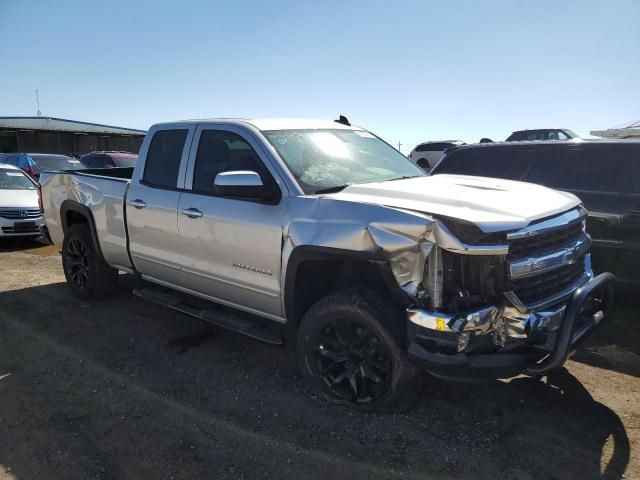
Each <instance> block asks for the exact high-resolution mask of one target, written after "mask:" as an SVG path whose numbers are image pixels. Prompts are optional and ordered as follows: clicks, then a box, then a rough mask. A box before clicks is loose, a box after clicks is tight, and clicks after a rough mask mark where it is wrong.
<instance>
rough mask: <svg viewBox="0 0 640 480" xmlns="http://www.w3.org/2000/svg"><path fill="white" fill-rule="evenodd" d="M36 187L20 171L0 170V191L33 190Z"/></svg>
mask: <svg viewBox="0 0 640 480" xmlns="http://www.w3.org/2000/svg"><path fill="white" fill-rule="evenodd" d="M35 189H36V186H35V185H34V183H33V182H32V181H31V180H29V178H28V177H27V176H26V175H25V174H24V173H22V172H21V171H20V170H7V169H4V168H0V190H35Z"/></svg>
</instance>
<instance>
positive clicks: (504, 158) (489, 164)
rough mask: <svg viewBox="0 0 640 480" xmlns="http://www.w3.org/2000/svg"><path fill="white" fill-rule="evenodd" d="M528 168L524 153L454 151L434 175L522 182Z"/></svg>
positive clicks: (477, 150) (470, 149)
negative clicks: (471, 176) (469, 176)
mask: <svg viewBox="0 0 640 480" xmlns="http://www.w3.org/2000/svg"><path fill="white" fill-rule="evenodd" d="M527 166H528V162H527V161H526V159H525V158H523V155H522V153H521V152H520V151H518V150H515V149H514V150H511V149H500V148H476V149H472V148H468V149H462V150H457V151H454V152H452V153H450V154H449V155H447V156H446V157H444V158H443V159H442V160H441V161H440V163H439V164H438V165H436V167H435V168H434V170H433V172H432V173H433V174H438V173H451V174H455V175H474V176H479V177H494V178H505V179H507V180H520V179H521V178H522V176H523V175H524V173H525V171H526V169H527Z"/></svg>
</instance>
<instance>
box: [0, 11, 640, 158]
mask: <svg viewBox="0 0 640 480" xmlns="http://www.w3.org/2000/svg"><path fill="white" fill-rule="evenodd" d="M639 48H640V1H638V0H608V1H606V2H605V1H586V0H584V1H579V0H575V1H563V2H559V1H550V0H538V1H529V2H525V1H517V0H512V1H507V0H504V1H491V0H487V1H482V2H479V1H471V0H469V1H462V0H453V1H437V2H436V1H417V0H416V1H399V0H394V1H385V2H381V1H375V0H369V1H355V0H354V1H347V0H342V1H332V0H323V1H313V2H312V1H308V2H305V1H278V0H274V1H238V0H236V1H225V2H219V1H188V2H187V1H182V2H178V1H171V2H163V1H159V0H157V1H128V0H111V1H93V0H84V1H80V0H78V1H76V0H57V1H53V0H52V1H46V0H41V1H35V0H0V65H1V69H0V116H2V115H33V114H35V112H36V105H35V96H34V90H35V89H36V88H37V89H39V91H40V100H41V110H42V113H43V115H47V116H57V117H63V118H71V119H76V120H86V121H92V122H98V123H107V124H114V125H120V126H127V127H134V128H147V127H148V126H149V125H151V124H152V123H155V122H158V121H167V120H175V119H183V118H202V117H218V116H247V117H264V116H287V117H312V118H335V117H336V116H337V115H338V114H340V113H343V114H346V115H348V117H349V118H350V119H351V120H352V121H353V122H354V123H357V124H359V125H362V126H364V127H366V128H369V129H370V130H373V131H374V132H376V133H378V134H379V135H381V136H382V137H383V138H385V139H386V140H388V141H389V142H391V143H395V144H397V142H398V141H401V142H402V143H403V148H402V150H403V151H405V152H406V151H408V150H409V149H410V147H412V146H413V145H415V144H416V143H418V142H420V141H425V140H436V139H443V138H460V139H463V140H466V141H477V140H478V139H479V138H480V137H485V136H486V137H491V138H493V139H494V140H502V139H504V138H506V136H507V135H508V134H509V133H510V132H511V131H512V130H516V129H521V128H535V127H549V126H551V127H555V126H562V127H568V128H572V129H573V130H575V131H576V132H578V133H579V134H581V135H585V136H586V135H588V133H589V131H590V130H593V129H603V128H607V127H613V126H618V125H620V124H624V123H627V122H631V121H634V120H640V53H639V52H640V50H639Z"/></svg>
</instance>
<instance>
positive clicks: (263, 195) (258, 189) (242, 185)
mask: <svg viewBox="0 0 640 480" xmlns="http://www.w3.org/2000/svg"><path fill="white" fill-rule="evenodd" d="M272 190H273V189H272V188H268V187H266V186H265V185H264V183H262V179H261V178H260V175H258V174H257V173H256V172H251V171H246V170H237V171H233V172H222V173H219V174H217V175H216V178H215V180H214V181H213V193H215V194H216V195H220V196H222V197H237V198H246V199H254V200H270V199H273V196H274V195H273V191H272Z"/></svg>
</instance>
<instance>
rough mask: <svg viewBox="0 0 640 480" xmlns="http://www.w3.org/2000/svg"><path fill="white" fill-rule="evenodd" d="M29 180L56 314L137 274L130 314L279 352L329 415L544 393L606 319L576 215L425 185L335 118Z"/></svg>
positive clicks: (520, 191) (473, 187)
mask: <svg viewBox="0 0 640 480" xmlns="http://www.w3.org/2000/svg"><path fill="white" fill-rule="evenodd" d="M40 181H41V185H42V201H43V206H44V212H45V221H46V226H47V229H48V235H50V239H51V240H52V241H53V243H54V244H55V245H57V246H58V247H59V248H60V250H61V252H62V258H63V267H64V273H65V276H66V278H67V281H68V283H69V286H70V288H71V291H72V292H73V293H74V294H75V295H76V296H78V297H81V298H101V297H106V296H108V295H109V294H111V293H113V292H114V290H115V289H116V288H117V282H118V271H122V272H127V273H130V274H134V275H136V276H139V277H141V278H142V279H144V280H147V281H148V282H141V283H142V285H147V286H145V287H141V288H138V289H136V290H135V291H134V293H136V294H137V295H139V296H141V297H143V298H146V299H148V300H153V301H156V302H159V303H162V304H164V305H166V306H168V307H170V308H173V309H175V310H179V311H181V312H184V313H186V314H188V315H192V316H195V317H198V318H200V319H202V320H205V321H208V322H211V323H214V324H216V325H218V326H221V327H225V328H229V329H232V330H235V331H237V332H240V333H243V334H245V335H249V336H251V337H254V338H257V339H260V340H263V341H266V342H269V343H273V344H287V345H292V346H294V348H295V352H296V355H297V359H298V363H299V367H300V369H301V371H302V373H303V377H304V380H305V382H306V384H307V386H308V387H309V388H310V389H311V390H312V391H314V392H315V393H316V394H317V395H318V396H320V397H322V398H325V399H327V400H329V401H332V402H336V403H344V404H349V405H352V406H357V407H361V408H365V409H370V410H388V409H398V408H404V407H406V406H408V405H410V403H411V401H412V400H413V399H415V397H416V395H417V392H418V391H419V390H420V386H421V382H422V379H423V375H421V371H426V372H429V373H431V374H433V375H436V376H441V377H446V378H451V379H478V378H505V377H510V376H514V375H517V374H520V373H525V374H528V375H531V376H540V375H544V374H546V373H548V372H549V371H551V370H553V369H556V368H559V367H561V366H562V365H563V363H564V362H565V361H566V359H567V358H568V356H569V355H570V354H571V352H572V351H573V349H574V348H575V345H576V344H577V343H578V342H579V341H580V340H581V339H583V338H584V337H585V336H586V335H588V334H589V333H590V332H591V331H592V330H593V328H594V327H595V326H596V325H598V324H600V323H601V322H602V321H603V319H604V318H605V317H606V316H607V315H608V313H609V311H610V308H611V303H612V301H611V295H612V287H611V285H612V281H613V276H612V275H611V274H608V273H604V274H600V275H598V276H597V277H594V275H593V273H592V271H591V266H590V257H589V247H590V239H589V236H588V234H587V233H586V232H585V228H584V225H585V223H584V220H585V217H586V212H585V210H584V208H583V207H582V205H581V203H580V201H579V200H578V198H576V197H575V196H573V195H571V194H568V193H562V192H558V191H555V190H551V189H548V188H544V187H541V186H537V185H532V184H527V183H520V182H512V181H506V180H497V179H492V178H479V177H469V176H454V175H438V176H432V177H430V176H427V175H426V174H425V173H424V172H423V171H422V170H421V169H420V168H418V167H417V166H415V165H414V164H412V162H411V161H409V160H408V159H407V158H405V157H404V156H403V155H401V154H400V153H399V152H397V151H396V150H395V149H393V148H392V147H391V146H389V145H388V144H387V143H385V142H384V141H382V140H381V139H379V138H378V137H376V136H375V135H373V134H372V133H370V132H369V131H367V130H365V129H363V128H359V127H355V126H351V125H350V124H349V123H348V121H346V120H345V119H341V120H340V121H336V122H327V121H311V120H278V119H265V120H244V119H238V120H231V119H220V120H201V121H183V122H177V123H164V124H158V125H155V126H153V127H152V128H151V129H150V130H149V133H148V134H147V136H146V138H145V141H144V144H143V145H142V148H141V151H140V156H139V160H138V163H137V164H136V166H135V168H133V169H127V168H122V169H118V168H115V169H109V170H91V169H89V170H84V171H82V172H57V173H54V172H50V173H47V172H43V173H42V176H41V177H40ZM149 282H151V283H149Z"/></svg>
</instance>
